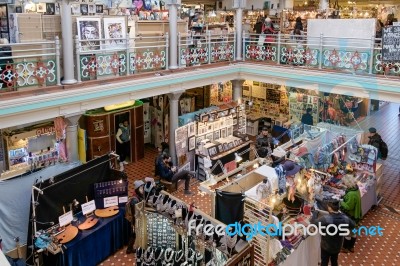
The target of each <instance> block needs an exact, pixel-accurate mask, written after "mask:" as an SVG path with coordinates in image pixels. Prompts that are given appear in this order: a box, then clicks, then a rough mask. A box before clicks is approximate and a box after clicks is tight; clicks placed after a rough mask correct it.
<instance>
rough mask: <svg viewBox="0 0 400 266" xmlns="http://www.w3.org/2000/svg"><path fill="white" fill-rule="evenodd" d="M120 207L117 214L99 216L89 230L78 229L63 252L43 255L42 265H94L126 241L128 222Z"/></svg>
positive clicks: (128, 228)
mask: <svg viewBox="0 0 400 266" xmlns="http://www.w3.org/2000/svg"><path fill="white" fill-rule="evenodd" d="M124 214H125V211H124V210H123V209H121V208H120V211H119V213H118V214H117V215H115V216H113V217H110V218H99V222H98V224H97V225H96V226H95V227H94V228H93V229H91V230H85V231H79V233H78V236H77V237H76V238H75V239H74V240H72V241H71V242H69V243H66V244H65V247H66V249H65V248H64V249H63V250H64V252H63V253H58V254H56V255H51V254H49V255H48V256H44V258H43V259H44V265H51V266H55V265H60V266H64V265H65V266H76V265H85V266H92V265H93V266H95V265H97V264H98V263H100V262H102V261H103V260H104V259H105V258H107V257H108V256H110V255H111V254H113V253H115V252H116V251H117V250H118V249H120V248H122V247H123V246H124V245H125V244H127V242H128V237H129V230H130V224H129V222H128V221H127V220H126V219H125V217H124V216H125V215H124Z"/></svg>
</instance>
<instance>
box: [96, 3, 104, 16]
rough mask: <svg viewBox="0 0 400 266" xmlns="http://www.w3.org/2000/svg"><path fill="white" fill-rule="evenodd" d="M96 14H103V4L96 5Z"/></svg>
mask: <svg viewBox="0 0 400 266" xmlns="http://www.w3.org/2000/svg"><path fill="white" fill-rule="evenodd" d="M96 14H103V5H96Z"/></svg>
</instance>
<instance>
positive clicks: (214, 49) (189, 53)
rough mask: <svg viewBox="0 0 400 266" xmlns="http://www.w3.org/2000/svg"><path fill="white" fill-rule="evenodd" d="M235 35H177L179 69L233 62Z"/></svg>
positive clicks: (209, 32)
mask: <svg viewBox="0 0 400 266" xmlns="http://www.w3.org/2000/svg"><path fill="white" fill-rule="evenodd" d="M235 40H236V38H235V34H212V33H211V31H208V32H207V33H205V34H195V33H194V32H189V33H188V34H181V33H179V34H178V51H179V59H178V60H179V67H187V66H195V65H202V64H211V63H217V62H223V61H233V60H234V58H235V46H236V42H235Z"/></svg>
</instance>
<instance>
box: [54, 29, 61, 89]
mask: <svg viewBox="0 0 400 266" xmlns="http://www.w3.org/2000/svg"><path fill="white" fill-rule="evenodd" d="M54 44H55V46H56V47H55V48H56V68H57V69H56V75H57V77H56V78H57V85H58V86H61V64H60V39H59V38H58V36H56V38H55V41H54Z"/></svg>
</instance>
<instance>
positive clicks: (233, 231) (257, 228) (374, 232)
mask: <svg viewBox="0 0 400 266" xmlns="http://www.w3.org/2000/svg"><path fill="white" fill-rule="evenodd" d="M192 230H195V233H196V235H200V234H203V235H206V236H213V234H214V233H216V234H217V235H218V236H222V235H224V234H227V235H229V236H234V235H244V236H246V240H248V241H250V240H251V239H253V238H254V237H255V236H257V235H261V236H272V237H274V236H280V237H282V239H283V240H285V239H286V238H287V237H289V236H292V235H297V234H298V232H299V231H302V232H304V233H305V234H307V235H310V236H314V235H317V234H320V235H321V236H326V235H329V236H334V235H337V234H339V235H340V236H348V235H350V234H351V233H353V234H355V235H366V236H383V230H384V229H383V228H382V227H380V226H379V225H378V226H369V227H366V226H361V227H359V228H354V229H353V230H351V231H350V229H349V225H348V224H340V225H335V224H329V225H327V226H324V225H322V224H321V223H318V224H309V225H307V226H305V225H304V224H300V223H294V224H285V225H283V224H282V223H281V222H280V223H279V224H277V225H276V224H268V225H262V224H261V222H258V223H256V224H243V225H242V224H241V223H238V222H236V223H233V224H228V225H226V226H225V225H222V224H218V225H213V224H206V225H203V224H199V225H196V220H191V221H190V222H189V224H188V232H189V235H190V234H191V233H192Z"/></svg>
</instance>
